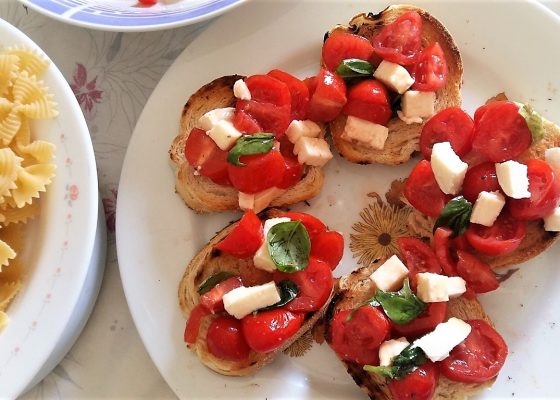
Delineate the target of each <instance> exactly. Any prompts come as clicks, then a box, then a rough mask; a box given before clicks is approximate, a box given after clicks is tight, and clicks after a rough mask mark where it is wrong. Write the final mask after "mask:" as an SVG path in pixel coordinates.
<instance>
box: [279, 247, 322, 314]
mask: <svg viewBox="0 0 560 400" xmlns="http://www.w3.org/2000/svg"><path fill="white" fill-rule="evenodd" d="M286 279H287V280H290V281H293V282H294V283H295V284H296V285H297V286H298V288H299V293H298V295H297V297H296V298H295V299H293V300H292V301H290V302H289V303H288V304H286V305H285V306H284V307H285V308H286V309H287V310H289V311H292V312H310V311H316V310H318V309H320V308H321V307H323V305H324V304H325V302H326V301H327V300H328V298H329V296H330V294H331V292H332V288H333V277H332V272H331V268H330V267H329V265H328V264H327V263H325V262H323V261H321V260H318V259H316V258H314V257H310V258H309V264H308V265H307V268H305V269H304V270H303V271H299V272H294V273H290V274H289V273H285V272H275V273H274V281H275V282H280V281H283V280H286Z"/></svg>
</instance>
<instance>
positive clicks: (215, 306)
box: [200, 276, 243, 314]
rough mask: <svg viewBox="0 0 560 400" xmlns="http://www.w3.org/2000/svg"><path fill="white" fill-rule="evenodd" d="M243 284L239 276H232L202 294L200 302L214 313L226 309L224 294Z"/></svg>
mask: <svg viewBox="0 0 560 400" xmlns="http://www.w3.org/2000/svg"><path fill="white" fill-rule="evenodd" d="M241 286H243V282H242V281H241V278H240V277H239V276H232V277H231V278H228V279H226V280H225V281H222V282H220V283H218V284H217V285H216V286H214V287H213V288H212V289H210V290H209V291H207V292H206V293H204V294H203V295H202V296H200V304H202V305H203V306H204V307H206V308H207V309H208V310H209V311H210V312H211V313H212V314H216V313H218V312H220V311H224V294H226V293H229V292H231V291H232V290H233V289H236V288H238V287H241Z"/></svg>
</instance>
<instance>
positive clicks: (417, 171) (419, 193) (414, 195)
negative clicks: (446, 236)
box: [403, 160, 448, 218]
mask: <svg viewBox="0 0 560 400" xmlns="http://www.w3.org/2000/svg"><path fill="white" fill-rule="evenodd" d="M403 193H404V196H405V197H406V199H407V200H408V201H409V202H410V204H411V205H412V206H413V207H414V208H416V209H417V210H418V211H420V212H421V213H422V214H426V215H428V216H430V217H434V218H436V217H438V216H439V213H440V212H441V210H442V209H443V207H444V206H445V205H446V204H447V201H448V196H447V195H446V194H445V193H443V192H442V191H441V189H440V188H439V185H438V183H437V181H436V177H435V176H434V173H433V171H432V166H431V164H430V162H429V161H426V160H422V161H420V162H419V163H418V164H416V166H415V167H414V169H413V170H412V171H411V172H410V175H409V176H408V178H407V179H406V182H405V185H404V191H403Z"/></svg>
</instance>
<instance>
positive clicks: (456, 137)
mask: <svg viewBox="0 0 560 400" xmlns="http://www.w3.org/2000/svg"><path fill="white" fill-rule="evenodd" d="M473 127H474V123H473V120H472V119H471V117H469V115H468V114H467V113H466V112H464V111H463V110H461V109H460V108H459V107H449V108H446V109H445V110H442V111H440V112H438V113H437V114H436V115H434V116H433V117H432V118H430V119H429V120H428V121H427V122H426V124H425V125H424V127H423V128H422V132H421V133H420V151H421V152H422V155H423V156H424V158H425V159H426V160H430V158H431V157H432V147H433V146H434V144H435V143H440V142H449V143H451V147H452V148H453V150H454V151H455V153H456V154H457V155H458V156H463V155H465V154H467V153H468V152H469V151H470V150H471V142H472V135H473Z"/></svg>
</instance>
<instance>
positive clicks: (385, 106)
mask: <svg viewBox="0 0 560 400" xmlns="http://www.w3.org/2000/svg"><path fill="white" fill-rule="evenodd" d="M347 98H348V101H347V103H346V105H345V106H344V108H343V109H342V113H343V114H345V115H352V116H354V117H358V118H361V119H365V120H367V121H370V122H373V123H376V124H379V125H387V123H388V122H389V120H390V119H391V115H392V111H391V104H390V103H389V94H388V93H387V89H386V88H385V85H383V84H382V83H381V82H379V81H378V80H375V79H366V80H363V81H361V82H359V83H357V84H356V85H354V86H352V87H351V88H350V89H349V90H348V94H347Z"/></svg>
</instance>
